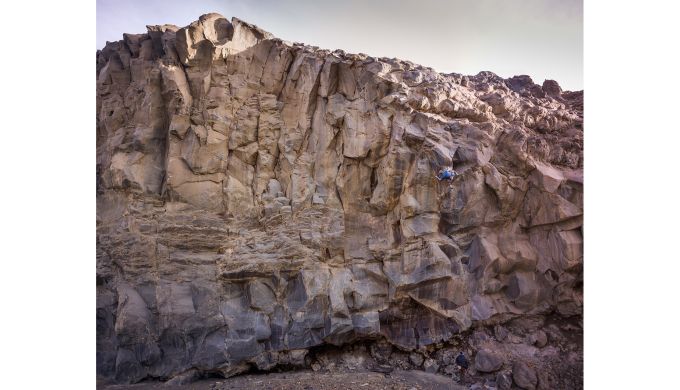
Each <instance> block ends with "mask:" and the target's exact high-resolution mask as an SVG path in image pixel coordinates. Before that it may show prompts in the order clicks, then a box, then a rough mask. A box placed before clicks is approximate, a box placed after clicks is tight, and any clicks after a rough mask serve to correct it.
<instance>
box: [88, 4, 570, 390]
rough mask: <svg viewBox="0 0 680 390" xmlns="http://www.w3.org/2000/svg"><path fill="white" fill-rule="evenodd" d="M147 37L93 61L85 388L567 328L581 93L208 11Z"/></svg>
mask: <svg viewBox="0 0 680 390" xmlns="http://www.w3.org/2000/svg"><path fill="white" fill-rule="evenodd" d="M147 30H148V31H147V32H146V33H144V34H124V35H123V40H121V41H118V42H109V43H108V44H107V45H106V47H105V48H103V49H102V50H101V51H98V52H97V83H96V84H97V156H96V157H97V372H98V375H99V376H100V377H105V378H112V379H113V380H115V381H117V382H128V383H129V382H137V381H140V380H142V379H144V378H159V379H163V380H165V379H172V378H183V377H185V376H187V375H199V374H206V373H212V374H219V375H224V376H231V375H235V374H238V373H241V372H244V371H247V370H249V369H251V368H256V369H259V370H269V369H272V368H274V367H291V366H305V365H309V364H312V363H314V362H313V361H312V360H313V359H312V357H313V354H314V353H315V351H319V350H320V348H325V347H328V348H333V347H332V346H337V347H342V346H345V347H351V348H358V346H359V345H361V344H362V343H364V345H370V348H368V349H370V351H369V352H370V353H369V354H372V355H374V356H379V355H380V353H378V352H375V351H374V350H377V349H379V348H386V349H387V350H389V351H395V352H394V353H403V354H406V355H404V356H408V354H409V353H416V352H417V353H425V352H423V351H431V352H432V353H435V350H436V349H437V348H438V347H441V346H442V345H447V343H450V342H452V341H451V340H459V339H460V337H461V335H470V334H473V333H474V332H476V333H474V334H477V333H479V332H481V331H482V330H483V329H486V330H485V332H487V333H488V334H489V335H492V336H493V337H496V336H498V335H494V334H492V330H491V329H494V328H493V327H494V326H495V329H496V330H495V331H496V332H500V333H501V336H502V337H500V336H499V337H496V338H499V339H501V338H502V339H505V338H506V336H507V335H506V334H507V331H504V330H498V329H505V328H504V327H503V325H502V324H505V326H508V324H517V323H521V321H523V320H526V321H530V322H531V323H532V324H534V325H532V326H533V327H534V328H536V329H533V330H532V332H533V331H540V332H542V331H541V330H540V329H543V325H542V324H548V322H549V321H553V320H554V319H555V318H560V319H568V318H571V319H574V318H576V319H580V318H581V316H582V264H583V241H582V214H583V180H582V178H583V173H582V172H583V170H582V167H583V153H582V149H583V128H582V123H583V116H582V110H583V108H582V107H583V105H582V99H583V94H582V92H565V91H562V89H561V88H560V86H559V85H558V84H557V83H556V82H554V81H551V80H547V81H546V82H544V83H543V85H542V86H541V85H536V84H534V83H533V81H532V80H531V79H530V78H529V77H528V76H516V77H513V78H510V79H503V78H500V77H498V76H496V75H495V74H493V73H490V72H481V73H479V74H478V75H476V76H463V75H460V74H441V73H437V72H435V71H434V70H432V69H431V68H427V67H423V66H420V65H416V64H413V63H411V62H409V61H402V60H398V59H390V58H374V57H371V56H368V55H364V54H347V53H345V52H343V51H341V50H336V51H330V50H322V49H319V48H317V47H310V46H306V45H303V44H299V43H294V44H293V43H289V42H285V41H282V40H280V39H277V38H275V37H274V36H273V35H272V34H270V33H268V32H266V31H263V30H261V29H260V28H258V27H256V26H253V25H251V24H248V23H246V22H244V21H241V20H239V19H237V18H232V19H231V21H230V20H228V19H226V18H224V17H222V16H221V15H218V14H208V15H203V16H201V17H200V19H199V20H198V21H196V22H194V23H192V24H190V25H189V26H187V27H184V28H178V27H176V26H172V25H162V26H148V27H147ZM446 166H449V167H451V166H452V167H453V168H454V169H455V170H456V171H457V172H458V173H459V175H458V176H456V177H455V178H454V180H452V181H451V182H448V181H441V182H440V181H438V180H437V178H436V173H437V171H438V170H439V169H440V168H442V167H446ZM513 321H514V322H513ZM518 321H520V322H518ZM535 321H540V323H539V324H538V325H535ZM576 323H577V324H578V323H580V322H579V321H576ZM546 326H547V325H546ZM578 326H579V325H576V327H578ZM572 327H573V326H572ZM525 328H526V327H525ZM529 328H531V326H529ZM526 329H528V328H526ZM471 332H472V333H471ZM490 332H491V333H490ZM504 332H505V333H504ZM518 332H519V333H521V332H522V331H518ZM532 334H534V333H532ZM511 336H512V335H511ZM466 337H467V336H466ZM475 337H476V338H477V339H480V337H481V339H480V340H478V342H477V343H476V344H475V343H473V342H472V341H470V342H469V343H470V344H465V345H472V344H474V345H479V346H481V345H482V344H484V343H485V342H487V341H488V340H486V339H485V337H482V336H479V335H478V334H477V336H475ZM532 337H534V338H536V336H532ZM543 337H545V333H543ZM555 337H558V336H555ZM539 338H541V337H539ZM460 340H462V339H460ZM485 340H486V341H485ZM532 342H533V344H536V341H535V340H533V339H532ZM366 343H370V344H366ZM465 343H467V341H465ZM541 344H542V342H541ZM461 345H462V344H461ZM539 347H540V345H539ZM428 348H429V349H428ZM532 348H536V347H532ZM414 351H415V352H414ZM418 351H420V352H418ZM471 353H473V354H475V352H474V351H472V352H471ZM531 353H535V351H534V352H531ZM388 355H389V353H388ZM477 355H479V356H482V357H483V356H485V355H484V353H481V352H480V353H479V354H477ZM492 356H495V355H492ZM429 357H432V359H429ZM386 359H387V358H386ZM415 359H416V361H417V362H420V365H423V364H424V363H423V362H422V361H423V359H426V360H425V364H426V366H427V367H430V368H427V367H426V369H427V370H430V371H431V370H432V367H434V371H435V372H436V371H437V370H439V371H440V372H443V370H445V367H444V365H443V364H442V363H441V361H440V360H436V359H435V358H434V355H432V356H430V355H427V354H426V353H425V355H424V356H421V357H420V358H418V357H416V358H415ZM480 359H481V358H480ZM484 359H486V360H485V361H484V363H483V364H484V367H491V369H490V370H491V371H497V370H499V369H500V368H501V367H502V366H503V364H500V365H499V363H498V361H497V360H493V359H490V358H488V357H485V358H484ZM378 360H379V359H378ZM406 360H407V361H408V359H406ZM428 360H432V361H433V362H435V363H427V362H428ZM487 360H488V361H492V363H489V362H488V361H487ZM386 361H387V360H386ZM437 362H438V363H437ZM314 364H316V363H314ZM408 364H411V363H408ZM433 364H435V365H436V366H433ZM504 364H505V366H503V367H506V366H507V367H509V366H510V365H511V364H512V362H510V361H508V362H505V363H504ZM520 364H523V363H520ZM420 365H418V364H415V365H414V366H420ZM496 366H498V367H496ZM423 367H425V366H423ZM520 368H522V369H524V367H520ZM479 371H480V372H485V371H484V369H480V370H479ZM513 371H514V372H520V371H521V370H519V369H517V370H513ZM525 371H526V370H525ZM522 372H523V371H522ZM539 374H540V373H539ZM516 375H520V374H516ZM539 377H540V375H539ZM508 378H509V377H508ZM506 379H507V378H506ZM539 379H540V378H539ZM507 380H509V381H511V380H510V379H507ZM522 380H523V379H516V380H515V383H518V382H517V381H520V382H521V381H522ZM525 382H526V381H525ZM529 382H531V380H529ZM535 382H536V381H535V380H534V381H533V383H534V385H535ZM525 388H530V387H525Z"/></svg>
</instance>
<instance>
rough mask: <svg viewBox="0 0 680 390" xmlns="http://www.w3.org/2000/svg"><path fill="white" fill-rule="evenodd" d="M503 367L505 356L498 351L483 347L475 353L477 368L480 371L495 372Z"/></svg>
mask: <svg viewBox="0 0 680 390" xmlns="http://www.w3.org/2000/svg"><path fill="white" fill-rule="evenodd" d="M501 367H503V358H502V356H501V355H500V354H498V353H496V352H492V351H489V350H487V349H482V350H480V351H478V352H477V355H475V369H476V370H477V371H480V372H494V371H498V370H500V369H501Z"/></svg>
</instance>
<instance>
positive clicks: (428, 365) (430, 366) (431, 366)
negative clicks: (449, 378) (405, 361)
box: [423, 359, 439, 374]
mask: <svg viewBox="0 0 680 390" xmlns="http://www.w3.org/2000/svg"><path fill="white" fill-rule="evenodd" d="M423 369H424V370H425V372H429V373H431V374H434V373H436V372H437V371H439V364H437V362H436V361H435V360H434V359H425V361H424V362H423Z"/></svg>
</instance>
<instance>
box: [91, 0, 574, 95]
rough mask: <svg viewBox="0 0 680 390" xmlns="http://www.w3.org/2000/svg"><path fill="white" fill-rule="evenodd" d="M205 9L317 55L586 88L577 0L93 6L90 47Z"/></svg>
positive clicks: (182, 21)
mask: <svg viewBox="0 0 680 390" xmlns="http://www.w3.org/2000/svg"><path fill="white" fill-rule="evenodd" d="M210 12H217V13H220V14H222V15H224V16H226V17H228V18H229V17H231V16H236V17H238V18H239V19H241V20H244V21H246V22H248V23H253V24H256V25H257V26H259V27H261V28H263V29H264V30H267V31H269V32H271V33H272V34H274V35H275V36H276V37H278V38H281V39H284V40H287V41H291V42H304V43H305V44H307V45H311V46H318V47H320V48H323V49H329V50H335V49H341V50H344V51H346V52H348V53H366V54H369V55H371V56H374V57H389V58H392V57H396V58H399V59H402V60H408V61H411V62H414V63H417V64H421V65H424V66H429V67H432V68H433V69H434V70H436V71H437V72H440V73H451V72H455V73H461V74H467V75H474V74H477V73H479V72H481V71H491V72H493V73H495V74H497V75H499V76H501V77H503V78H509V77H513V76H516V75H525V74H526V75H529V76H531V78H532V79H533V80H534V81H535V82H536V83H538V84H541V83H542V82H543V80H546V79H552V80H557V81H558V82H559V83H560V85H561V86H562V87H563V88H564V89H565V90H573V91H578V90H582V89H583V4H582V1H578V0H577V1H573V0H570V1H556V0H549V1H538V0H530V1H526V2H522V4H517V3H512V4H508V3H502V4H499V3H497V2H493V1H490V0H482V1H474V2H471V1H466V0H458V1H452V2H447V3H446V4H442V3H441V2H436V1H432V0H424V1H420V2H417V3H411V2H398V4H396V5H395V4H394V3H389V2H387V1H384V0H379V1H374V2H371V3H370V4H363V3H360V2H357V1H354V0H352V1H349V2H345V3H343V4H331V3H320V4H317V3H314V2H311V1H307V0H304V1H298V2H294V3H292V2H290V1H287V0H286V1H278V2H273V1H269V0H266V1H264V2H258V4H257V5H253V4H249V3H248V2H246V1H242V0H228V1H212V0H210V1H204V2H201V4H189V3H186V2H180V1H175V0H171V1H163V2H162V3H161V2H158V1H156V0H153V1H149V2H145V3H144V4H141V3H136V2H132V1H128V0H124V1H115V2H114V1H110V0H98V1H97V49H101V48H103V47H104V45H105V42H106V41H117V40H120V39H122V36H123V33H143V32H145V31H146V25H153V24H165V23H170V24H175V25H177V26H179V27H183V26H186V25H188V24H189V23H191V22H192V21H194V20H195V19H196V18H197V17H198V16H199V15H202V14H206V13H210ZM348 22H349V24H348ZM348 25H349V26H351V28H348ZM461 53H462V54H461Z"/></svg>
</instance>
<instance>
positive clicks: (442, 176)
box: [437, 168, 458, 181]
mask: <svg viewBox="0 0 680 390" xmlns="http://www.w3.org/2000/svg"><path fill="white" fill-rule="evenodd" d="M456 175H458V174H457V173H456V171H454V170H453V169H452V168H444V169H440V170H439V173H438V174H437V180H439V181H442V180H449V181H451V180H453V178H454V177H456Z"/></svg>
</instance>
